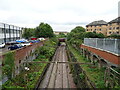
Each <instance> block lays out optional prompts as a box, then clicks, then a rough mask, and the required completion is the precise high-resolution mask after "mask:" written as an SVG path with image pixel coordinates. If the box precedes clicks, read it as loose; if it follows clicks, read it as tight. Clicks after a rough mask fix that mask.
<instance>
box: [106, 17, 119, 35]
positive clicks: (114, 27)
mask: <svg viewBox="0 0 120 90" xmlns="http://www.w3.org/2000/svg"><path fill="white" fill-rule="evenodd" d="M111 34H117V35H120V17H118V18H116V19H114V20H112V21H110V22H108V27H107V36H109V35H111Z"/></svg>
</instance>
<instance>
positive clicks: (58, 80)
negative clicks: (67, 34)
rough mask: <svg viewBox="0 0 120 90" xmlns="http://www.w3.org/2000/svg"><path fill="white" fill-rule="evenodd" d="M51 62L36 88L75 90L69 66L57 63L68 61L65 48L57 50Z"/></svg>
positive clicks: (61, 47)
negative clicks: (72, 89) (73, 89)
mask: <svg viewBox="0 0 120 90" xmlns="http://www.w3.org/2000/svg"><path fill="white" fill-rule="evenodd" d="M52 61H54V62H55V63H51V64H50V66H49V68H48V69H47V71H46V74H45V75H44V77H43V80H42V81H41V82H40V83H39V86H38V88H76V86H75V84H74V82H73V78H72V75H71V74H70V68H69V65H68V64H67V63H59V62H66V61H68V58H67V54H66V50H65V46H59V47H58V48H57V50H56V52H55V55H54V57H53V59H52Z"/></svg>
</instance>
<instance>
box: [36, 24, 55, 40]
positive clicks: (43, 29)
mask: <svg viewBox="0 0 120 90" xmlns="http://www.w3.org/2000/svg"><path fill="white" fill-rule="evenodd" d="M35 36H36V37H37V38H39V37H44V38H46V37H53V36H54V33H53V29H52V27H51V26H50V25H48V24H46V23H41V24H40V25H39V26H38V27H36V29H35Z"/></svg>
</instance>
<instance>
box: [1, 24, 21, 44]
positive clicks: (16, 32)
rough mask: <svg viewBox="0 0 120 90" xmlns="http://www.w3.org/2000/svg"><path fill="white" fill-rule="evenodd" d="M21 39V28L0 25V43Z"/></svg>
mask: <svg viewBox="0 0 120 90" xmlns="http://www.w3.org/2000/svg"><path fill="white" fill-rule="evenodd" d="M21 37H22V28H21V27H18V26H14V25H8V24H4V23H0V43H7V42H10V41H15V40H17V39H20V38H21Z"/></svg>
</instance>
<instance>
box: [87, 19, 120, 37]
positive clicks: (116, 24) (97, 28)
mask: <svg viewBox="0 0 120 90" xmlns="http://www.w3.org/2000/svg"><path fill="white" fill-rule="evenodd" d="M86 32H96V33H102V34H104V35H106V36H109V35H111V34H117V35H120V17H118V18H116V19H114V20H112V21H110V22H105V21H104V20H99V21H94V22H92V23H90V24H88V25H86Z"/></svg>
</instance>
